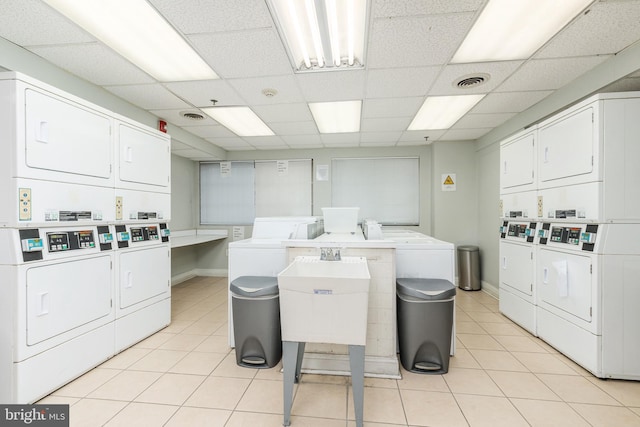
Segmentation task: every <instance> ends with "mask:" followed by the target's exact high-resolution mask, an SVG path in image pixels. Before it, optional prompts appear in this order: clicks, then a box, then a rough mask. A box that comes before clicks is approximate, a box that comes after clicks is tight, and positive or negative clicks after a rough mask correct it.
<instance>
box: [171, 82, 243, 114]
mask: <svg viewBox="0 0 640 427" xmlns="http://www.w3.org/2000/svg"><path fill="white" fill-rule="evenodd" d="M165 86H166V87H167V89H169V90H170V91H171V92H173V93H174V94H176V95H177V96H179V97H180V98H182V99H184V100H185V101H187V102H188V103H190V104H193V105H194V106H197V107H211V106H212V105H213V103H212V102H211V100H212V99H215V100H216V101H217V102H216V105H244V104H245V103H244V100H243V99H242V97H240V96H239V95H238V93H237V92H236V91H235V89H234V88H233V87H231V85H230V84H229V83H228V82H227V81H225V80H221V79H218V80H199V81H193V82H175V83H165Z"/></svg>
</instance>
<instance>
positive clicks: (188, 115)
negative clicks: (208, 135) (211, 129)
mask: <svg viewBox="0 0 640 427" xmlns="http://www.w3.org/2000/svg"><path fill="white" fill-rule="evenodd" d="M180 115H181V116H182V117H184V118H185V119H189V120H203V119H204V116H203V115H202V114H201V113H197V112H195V111H183V112H181V113H180Z"/></svg>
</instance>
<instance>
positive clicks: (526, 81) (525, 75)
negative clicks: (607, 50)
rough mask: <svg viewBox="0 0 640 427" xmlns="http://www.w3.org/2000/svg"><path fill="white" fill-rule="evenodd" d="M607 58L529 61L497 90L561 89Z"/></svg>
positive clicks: (589, 57)
mask: <svg viewBox="0 0 640 427" xmlns="http://www.w3.org/2000/svg"><path fill="white" fill-rule="evenodd" d="M607 58H608V57H607V56H585V57H580V58H560V59H536V60H532V61H528V62H527V63H525V64H524V65H523V66H522V67H521V68H520V69H518V71H516V72H515V73H514V74H513V75H512V76H511V77H509V78H508V79H507V80H506V81H505V82H504V83H503V84H501V85H500V86H499V87H498V88H497V90H498V91H500V92H518V91H530V90H550V89H559V88H561V87H562V86H564V85H566V84H567V83H570V82H571V81H572V80H574V79H575V78H577V77H579V76H580V75H582V74H584V73H585V72H587V71H589V70H591V69H592V68H593V67H595V66H596V65H598V64H600V63H602V62H603V61H605V60H606V59H607Z"/></svg>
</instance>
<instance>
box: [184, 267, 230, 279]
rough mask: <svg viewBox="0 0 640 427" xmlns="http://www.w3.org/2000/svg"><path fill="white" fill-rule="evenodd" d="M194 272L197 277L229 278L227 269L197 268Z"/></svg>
mask: <svg viewBox="0 0 640 427" xmlns="http://www.w3.org/2000/svg"><path fill="white" fill-rule="evenodd" d="M193 271H194V272H195V273H196V276H207V277H228V275H229V270H227V269H226V268H197V269H195V270H193Z"/></svg>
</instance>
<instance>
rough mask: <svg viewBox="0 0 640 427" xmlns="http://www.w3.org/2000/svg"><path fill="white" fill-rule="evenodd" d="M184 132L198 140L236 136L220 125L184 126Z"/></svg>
mask: <svg viewBox="0 0 640 427" xmlns="http://www.w3.org/2000/svg"><path fill="white" fill-rule="evenodd" d="M184 130H186V131H187V132H191V133H192V134H194V135H197V136H199V137H200V138H204V139H207V138H232V137H234V136H236V135H235V134H234V133H233V132H231V131H230V130H229V129H227V128H226V127H224V126H222V125H211V126H188V127H187V126H185V127H184Z"/></svg>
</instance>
